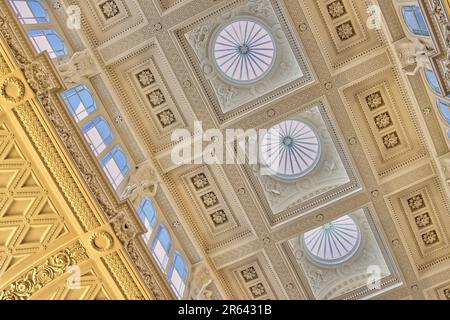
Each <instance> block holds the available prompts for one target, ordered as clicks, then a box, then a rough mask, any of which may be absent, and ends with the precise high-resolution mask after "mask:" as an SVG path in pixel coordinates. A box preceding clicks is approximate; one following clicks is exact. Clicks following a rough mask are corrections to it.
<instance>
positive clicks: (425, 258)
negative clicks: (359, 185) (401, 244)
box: [388, 178, 450, 276]
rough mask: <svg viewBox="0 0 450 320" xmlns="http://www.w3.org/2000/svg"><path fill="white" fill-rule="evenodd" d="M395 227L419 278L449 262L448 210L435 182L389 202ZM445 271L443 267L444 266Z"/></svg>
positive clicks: (400, 194)
mask: <svg viewBox="0 0 450 320" xmlns="http://www.w3.org/2000/svg"><path fill="white" fill-rule="evenodd" d="M388 201H389V205H390V208H391V212H392V214H393V216H394V219H395V222H396V227H397V228H399V230H400V231H401V232H400V233H401V234H402V236H403V237H404V241H405V243H406V244H407V247H408V254H409V257H410V259H412V261H413V262H414V266H415V271H416V272H417V273H418V274H419V276H424V274H429V272H430V269H431V268H432V267H433V270H434V271H436V270H437V269H438V268H437V267H438V264H440V263H442V262H444V261H446V260H448V259H449V258H450V249H449V246H448V243H449V236H450V221H449V219H448V216H449V210H448V204H447V202H446V200H445V195H444V192H443V190H442V186H441V184H440V182H439V181H438V179H436V178H433V179H429V180H426V181H423V182H421V183H419V184H417V185H415V186H413V187H410V188H408V189H406V190H404V191H402V192H400V193H397V194H394V195H391V196H389V198H388ZM444 267H445V265H444Z"/></svg>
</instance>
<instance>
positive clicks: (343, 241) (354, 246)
mask: <svg viewBox="0 0 450 320" xmlns="http://www.w3.org/2000/svg"><path fill="white" fill-rule="evenodd" d="M303 239H304V243H305V247H306V251H307V252H308V254H309V255H310V256H311V258H312V259H314V260H316V261H317V262H320V263H323V264H339V263H343V262H345V261H347V260H349V259H350V258H352V257H353V255H354V254H355V252H356V251H357V250H358V247H359V245H360V243H361V235H360V231H359V228H358V225H357V224H356V222H355V221H354V220H353V219H352V218H351V217H350V216H344V217H341V218H339V219H337V220H334V221H332V222H330V223H327V224H325V225H323V226H321V227H319V228H317V229H314V230H312V231H309V232H307V233H305V235H304V236H303Z"/></svg>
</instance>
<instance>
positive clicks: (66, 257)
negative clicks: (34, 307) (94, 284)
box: [0, 241, 88, 300]
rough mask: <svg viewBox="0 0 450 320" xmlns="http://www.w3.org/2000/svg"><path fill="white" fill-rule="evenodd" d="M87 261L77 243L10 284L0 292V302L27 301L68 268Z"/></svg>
mask: <svg viewBox="0 0 450 320" xmlns="http://www.w3.org/2000/svg"><path fill="white" fill-rule="evenodd" d="M87 259H88V256H87V254H86V250H85V248H84V247H83V246H82V245H81V243H80V242H79V241H77V242H75V243H73V244H72V245H70V246H69V247H67V249H65V250H63V251H60V252H58V253H56V254H54V255H53V256H51V257H50V258H48V259H47V260H46V261H45V262H44V263H42V264H40V265H39V266H37V267H34V268H33V269H31V270H30V271H28V272H27V273H26V274H25V275H24V276H22V277H21V278H19V279H18V280H16V281H15V282H13V283H11V284H10V285H9V287H8V289H6V290H3V291H1V292H0V300H27V299H29V298H30V297H31V296H32V295H33V294H35V293H37V292H38V291H39V290H41V289H43V288H44V287H46V286H47V285H48V284H49V283H51V282H52V281H53V280H55V279H56V278H58V277H60V276H61V275H63V274H64V273H65V272H66V271H67V270H68V268H69V267H71V266H76V265H79V264H80V263H82V262H83V261H85V260H87Z"/></svg>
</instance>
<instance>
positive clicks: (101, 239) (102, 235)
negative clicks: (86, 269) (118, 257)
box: [89, 231, 114, 252]
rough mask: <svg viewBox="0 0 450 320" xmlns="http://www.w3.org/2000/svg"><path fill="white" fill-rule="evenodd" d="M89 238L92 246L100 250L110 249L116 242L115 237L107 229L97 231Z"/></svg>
mask: <svg viewBox="0 0 450 320" xmlns="http://www.w3.org/2000/svg"><path fill="white" fill-rule="evenodd" d="M89 240H90V243H91V246H92V247H93V248H94V249H95V250H97V251H100V252H104V251H108V250H110V249H111V248H112V246H113V243H114V240H113V237H112V236H111V235H110V234H109V233H108V232H106V231H101V232H98V233H95V234H94V235H92V236H91V238H90V239H89Z"/></svg>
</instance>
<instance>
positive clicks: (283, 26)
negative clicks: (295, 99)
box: [175, 0, 312, 120]
mask: <svg viewBox="0 0 450 320" xmlns="http://www.w3.org/2000/svg"><path fill="white" fill-rule="evenodd" d="M280 6H281V5H280V4H279V3H278V2H273V1H270V0H257V1H256V0H252V1H247V2H242V1H233V2H232V3H230V4H228V5H227V6H226V7H224V8H221V9H219V10H216V11H215V12H212V13H210V14H208V15H207V16H206V17H203V18H202V19H200V20H197V21H194V22H191V23H190V24H188V25H187V26H186V27H183V28H181V29H178V30H176V31H175V33H176V35H177V37H178V40H179V41H180V44H181V46H182V50H183V51H184V52H185V54H186V55H187V58H188V60H189V61H190V65H192V67H193V68H194V70H193V71H194V73H195V74H196V76H197V77H198V80H199V81H200V83H201V84H202V87H203V89H204V90H205V93H206V96H207V97H208V100H209V101H210V102H211V104H212V105H213V107H214V111H215V112H216V114H217V116H218V118H219V119H220V120H223V119H224V118H225V115H224V114H225V113H229V112H230V111H233V110H235V109H238V110H236V113H239V112H241V111H243V110H244V109H248V108H253V107H256V106H259V105H261V104H264V103H265V102H266V99H267V97H269V96H270V97H278V96H280V95H282V94H284V93H285V92H286V91H285V90H287V88H290V90H293V89H294V88H297V87H300V86H303V85H305V84H306V83H308V82H310V81H311V80H312V76H311V73H310V71H309V67H308V66H307V63H306V61H305V58H304V56H303V53H302V50H301V49H300V47H299V45H298V43H297V42H296V40H294V39H293V37H292V36H291V34H290V30H289V26H288V25H287V21H286V20H285V19H284V18H283V17H282V14H281V10H282V9H281V7H280ZM240 17H241V18H245V17H247V18H248V17H251V19H253V20H254V21H258V23H261V24H262V25H264V26H267V28H268V29H269V30H271V32H272V33H273V35H272V37H273V39H274V42H275V46H276V58H275V62H274V65H273V66H272V69H271V70H272V71H270V72H269V74H268V75H266V76H265V77H263V78H261V79H260V80H259V81H258V83H257V84H248V85H247V84H237V83H234V82H233V81H231V80H228V79H226V78H224V77H223V76H222V75H221V74H220V72H219V71H218V67H217V65H216V63H215V59H214V57H213V53H212V46H213V44H212V42H213V40H214V38H215V34H216V33H217V31H218V30H219V29H220V28H221V27H222V26H223V25H225V24H227V23H229V22H231V21H233V20H236V19H238V18H240ZM231 116H233V115H232V114H231V113H230V114H228V115H226V117H231Z"/></svg>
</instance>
